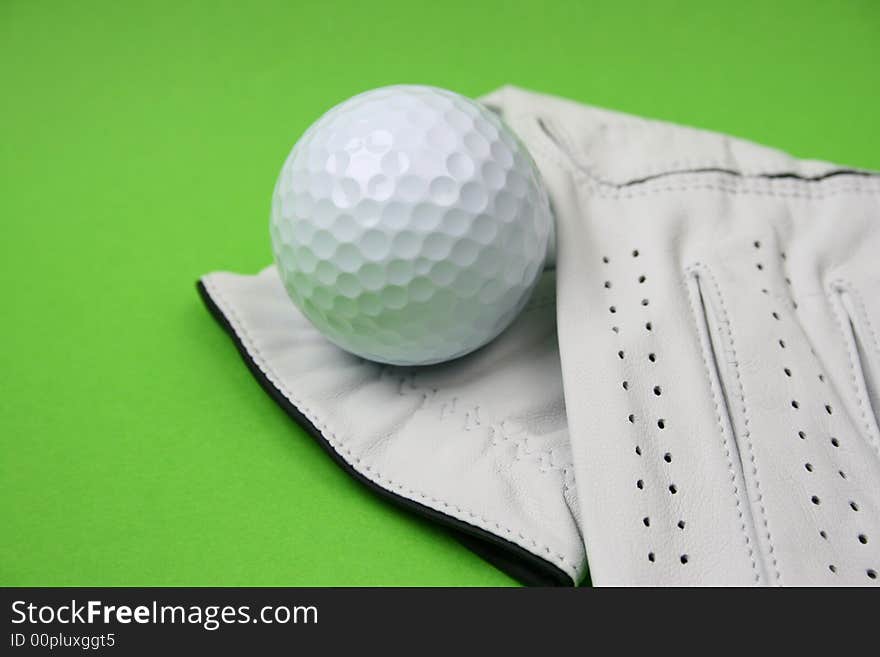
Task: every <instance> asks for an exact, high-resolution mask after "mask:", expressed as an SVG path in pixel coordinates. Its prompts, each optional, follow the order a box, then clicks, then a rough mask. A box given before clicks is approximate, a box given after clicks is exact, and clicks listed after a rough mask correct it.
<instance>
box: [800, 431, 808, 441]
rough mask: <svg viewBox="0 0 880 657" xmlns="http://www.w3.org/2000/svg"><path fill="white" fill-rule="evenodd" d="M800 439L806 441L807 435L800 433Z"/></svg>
mask: <svg viewBox="0 0 880 657" xmlns="http://www.w3.org/2000/svg"><path fill="white" fill-rule="evenodd" d="M798 438H800V439H801V440H806V439H807V434H805V433H804V432H803V431H798Z"/></svg>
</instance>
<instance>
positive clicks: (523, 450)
mask: <svg viewBox="0 0 880 657" xmlns="http://www.w3.org/2000/svg"><path fill="white" fill-rule="evenodd" d="M200 284H201V289H202V293H203V296H204V297H205V298H206V301H208V302H209V305H210V307H212V309H213V310H214V311H215V314H217V315H218V318H220V319H221V320H222V321H223V322H224V324H226V325H227V328H228V330H230V332H231V333H232V334H233V336H234V337H235V340H236V342H237V343H238V345H239V349H240V350H241V352H242V355H243V356H244V358H245V360H246V361H247V362H248V364H249V366H250V367H251V369H252V370H253V371H254V373H255V374H256V375H257V377H258V379H260V380H261V382H262V383H263V384H264V386H266V387H267V390H269V392H270V393H271V394H272V395H273V396H274V397H275V398H276V400H278V401H279V402H280V403H281V404H282V406H284V407H285V408H287V409H288V410H290V412H291V414H292V415H294V417H295V419H297V420H298V421H299V422H300V423H301V424H303V425H304V426H306V427H307V428H309V429H310V430H311V431H312V433H313V434H314V435H315V436H316V437H318V438H319V439H320V440H321V441H322V443H323V444H324V446H325V447H326V448H327V449H329V450H330V451H331V453H332V454H333V455H334V457H335V458H336V459H337V460H338V461H339V462H341V463H343V464H345V465H346V466H347V470H348V471H349V472H350V473H351V474H353V475H355V476H356V477H357V478H358V479H360V480H361V481H363V482H365V483H367V484H368V485H370V487H371V488H373V489H374V490H376V491H378V492H380V493H382V494H383V495H384V496H385V497H390V498H391V499H392V500H393V501H396V502H401V501H408V502H410V504H405V506H407V507H408V508H410V509H411V510H414V511H416V512H417V513H420V514H422V515H426V516H428V517H429V518H431V519H433V520H436V521H439V522H440V523H442V524H445V525H447V526H449V527H451V528H452V529H453V530H455V531H457V532H459V533H460V534H463V535H465V536H468V537H470V540H468V541H467V542H466V543H465V544H466V545H467V546H468V547H470V548H472V549H473V550H474V551H475V552H477V553H478V554H480V555H481V556H484V557H485V558H487V559H488V560H489V561H490V562H492V563H494V564H495V565H497V566H498V567H500V568H502V569H503V570H505V571H507V572H508V573H510V574H511V575H513V576H514V577H516V578H517V579H519V580H520V581H523V582H525V583H531V584H536V583H537V584H566V583H567V584H568V585H572V584H575V583H577V582H579V581H580V580H581V579H583V577H584V576H585V573H586V557H585V553H584V547H583V540H582V538H581V535H580V532H579V529H578V510H577V500H576V496H575V491H574V480H573V475H572V471H571V452H570V449H569V443H568V432H567V429H566V422H565V411H564V405H563V397H562V378H561V375H560V372H559V355H558V349H557V345H556V322H555V295H554V287H555V280H554V275H553V273H552V272H547V273H545V274H544V275H543V276H542V279H541V281H539V284H538V286H537V288H536V290H535V293H534V294H533V296H532V298H531V299H530V301H529V303H528V305H527V306H526V307H525V309H524V310H523V312H522V313H521V315H520V316H519V317H518V318H517V319H516V320H515V321H514V323H513V324H512V325H511V326H510V327H509V328H508V329H507V330H506V331H505V332H504V333H503V334H502V335H501V336H500V337H499V338H498V339H496V340H495V341H493V342H492V343H491V344H490V345H488V346H487V347H484V348H483V349H481V350H479V351H477V352H476V353H474V354H471V355H469V356H466V357H464V358H460V359H458V360H456V361H453V362H451V363H448V364H444V365H435V366H431V367H422V368H415V367H409V368H407V367H394V366H390V365H381V364H376V363H372V362H369V361H366V360H363V359H360V358H358V357H356V356H352V355H350V354H348V353H346V352H344V351H342V350H341V349H339V348H338V347H336V346H335V345H333V344H331V343H330V342H328V341H327V340H326V339H324V338H323V337H322V336H321V334H320V333H318V331H317V330H316V329H315V328H314V327H313V326H312V325H311V324H310V323H309V322H308V320H306V319H305V317H304V316H303V315H302V314H301V313H300V312H299V310H298V309H297V308H296V307H295V306H294V305H293V304H292V303H291V302H290V299H289V298H288V296H287V293H286V292H285V290H284V287H283V285H282V284H281V281H280V279H279V277H278V273H277V270H276V269H275V267H274V266H272V267H268V268H267V269H265V270H263V271H262V272H261V273H260V274H259V275H257V276H242V275H237V274H231V273H223V272H218V273H212V274H208V275H206V276H203V277H202V279H201V281H200ZM294 409H295V410H294Z"/></svg>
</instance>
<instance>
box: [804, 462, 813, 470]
mask: <svg viewBox="0 0 880 657" xmlns="http://www.w3.org/2000/svg"><path fill="white" fill-rule="evenodd" d="M804 469H805V470H806V471H807V472H812V471H813V464H812V463H804Z"/></svg>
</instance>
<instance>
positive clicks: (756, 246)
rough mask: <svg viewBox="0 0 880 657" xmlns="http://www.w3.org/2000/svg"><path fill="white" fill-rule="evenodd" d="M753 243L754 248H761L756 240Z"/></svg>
mask: <svg viewBox="0 0 880 657" xmlns="http://www.w3.org/2000/svg"><path fill="white" fill-rule="evenodd" d="M754 244H755V248H756V249H760V248H761V243H760V242H759V241H758V240H755V242H754Z"/></svg>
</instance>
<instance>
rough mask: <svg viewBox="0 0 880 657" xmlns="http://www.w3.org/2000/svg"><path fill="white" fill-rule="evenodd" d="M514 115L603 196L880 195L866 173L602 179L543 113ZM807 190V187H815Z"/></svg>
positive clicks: (549, 153) (542, 149) (532, 144)
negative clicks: (555, 135) (562, 143)
mask: <svg viewBox="0 0 880 657" xmlns="http://www.w3.org/2000/svg"><path fill="white" fill-rule="evenodd" d="M513 118H515V119H519V120H520V121H522V123H523V125H522V126H521V127H520V131H521V132H523V133H529V134H531V136H532V138H531V139H529V140H528V144H529V149H530V150H532V151H533V152H539V153H541V154H542V155H543V156H544V157H545V158H547V159H548V160H550V161H551V162H553V163H554V164H555V165H556V166H557V167H559V168H560V169H561V170H562V171H563V172H566V173H568V174H569V175H571V176H572V177H573V178H574V180H575V181H576V182H579V183H586V184H587V185H588V186H589V188H590V190H591V191H592V192H593V193H595V194H596V195H597V196H599V197H603V198H617V199H632V198H643V197H648V196H658V195H660V194H663V193H668V192H687V191H697V190H704V191H717V192H722V193H726V194H731V195H755V196H770V197H776V198H802V199H809V200H822V199H826V198H832V197H834V196H840V195H843V194H854V193H858V194H870V195H875V194H876V195H880V184H878V182H880V176H878V175H877V174H862V173H859V174H858V175H859V177H860V178H862V179H863V181H868V182H867V184H861V185H860V184H854V183H853V182H851V181H849V180H843V181H840V180H835V178H829V179H820V180H801V179H794V180H793V179H789V178H778V177H775V178H768V177H764V178H761V177H743V176H736V175H732V174H725V173H700V174H695V173H694V172H693V171H681V172H667V173H668V174H669V175H670V176H671V177H687V176H691V177H696V178H697V179H698V181H694V182H688V183H680V184H678V185H671V184H666V185H663V184H662V183H663V182H664V181H663V180H662V179H661V180H658V179H656V178H654V179H651V180H649V181H647V182H642V183H638V184H635V185H631V186H627V185H626V184H622V185H620V184H614V183H608V182H604V181H602V180H600V179H599V178H597V177H595V176H593V175H592V174H591V173H590V172H588V171H584V170H583V169H582V168H581V167H579V166H578V164H577V163H576V161H574V160H572V159H571V156H570V155H563V152H562V151H561V150H560V148H559V146H558V145H557V144H556V143H555V141H553V140H551V139H550V137H549V136H548V135H547V133H546V132H545V131H544V130H543V129H542V128H541V125H540V121H542V120H544V119H542V118H541V117H536V116H534V115H518V116H514V117H513ZM708 176H711V177H714V178H715V179H716V180H717V182H714V183H706V182H701V181H702V180H703V179H705V178H706V177H708ZM750 184H751V185H756V184H761V185H762V186H763V188H760V187H753V186H750ZM817 187H818V190H819V191H810V192H809V193H803V190H815V189H816V188H817Z"/></svg>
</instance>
